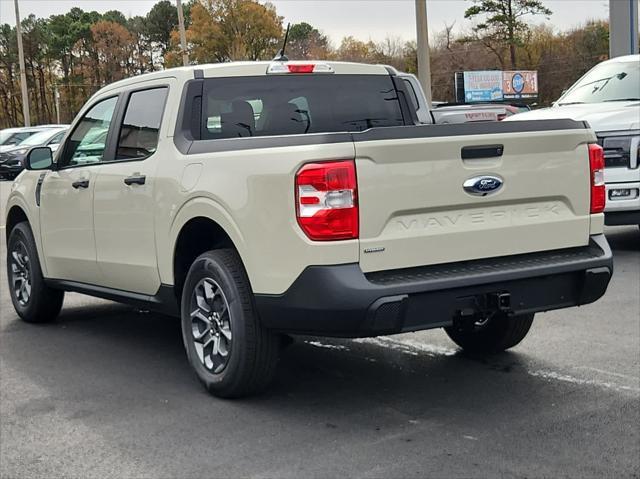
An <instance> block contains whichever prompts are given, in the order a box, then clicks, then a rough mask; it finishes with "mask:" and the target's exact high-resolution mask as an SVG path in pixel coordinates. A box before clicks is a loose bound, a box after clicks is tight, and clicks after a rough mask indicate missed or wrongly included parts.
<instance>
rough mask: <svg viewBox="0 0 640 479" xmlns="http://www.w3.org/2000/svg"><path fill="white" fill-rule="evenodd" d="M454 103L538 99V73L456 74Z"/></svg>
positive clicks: (489, 72) (479, 72)
mask: <svg viewBox="0 0 640 479" xmlns="http://www.w3.org/2000/svg"><path fill="white" fill-rule="evenodd" d="M455 88H456V101H457V102H459V103H486V102H500V101H504V100H518V99H532V98H537V97H538V72H537V71H526V70H513V71H497V70H485V71H474V72H457V73H456V76H455Z"/></svg>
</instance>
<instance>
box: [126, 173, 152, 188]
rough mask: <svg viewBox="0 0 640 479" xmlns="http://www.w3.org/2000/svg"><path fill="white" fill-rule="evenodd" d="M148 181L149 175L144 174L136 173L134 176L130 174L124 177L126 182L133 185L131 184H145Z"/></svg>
mask: <svg viewBox="0 0 640 479" xmlns="http://www.w3.org/2000/svg"><path fill="white" fill-rule="evenodd" d="M146 181H147V177H146V176H144V175H134V176H129V177H128V178H125V179H124V184H125V185H128V186H131V185H144V184H145V182H146Z"/></svg>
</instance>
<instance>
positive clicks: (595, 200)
mask: <svg viewBox="0 0 640 479" xmlns="http://www.w3.org/2000/svg"><path fill="white" fill-rule="evenodd" d="M589 165H590V168H591V213H602V212H603V211H604V205H605V201H606V192H605V186H604V153H603V150H602V147H601V146H600V145H596V144H595V143H592V144H590V145H589Z"/></svg>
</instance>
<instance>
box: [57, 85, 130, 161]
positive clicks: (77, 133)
mask: <svg viewBox="0 0 640 479" xmlns="http://www.w3.org/2000/svg"><path fill="white" fill-rule="evenodd" d="M117 102H118V97H112V98H107V99H106V100H102V101H101V102H99V103H96V104H95V105H94V106H93V107H91V109H90V110H89V111H88V112H87V113H85V115H84V116H83V117H82V119H81V120H80V121H79V122H78V124H77V126H76V128H75V129H74V130H73V133H72V134H71V137H70V138H69V140H68V141H67V144H66V146H65V150H64V152H63V154H62V157H61V158H60V160H59V163H58V166H59V167H61V168H63V167H66V166H80V165H89V164H94V163H100V162H101V161H103V156H104V151H105V149H106V144H107V135H108V133H109V127H110V125H111V120H112V119H113V112H114V110H115V108H116V103H117Z"/></svg>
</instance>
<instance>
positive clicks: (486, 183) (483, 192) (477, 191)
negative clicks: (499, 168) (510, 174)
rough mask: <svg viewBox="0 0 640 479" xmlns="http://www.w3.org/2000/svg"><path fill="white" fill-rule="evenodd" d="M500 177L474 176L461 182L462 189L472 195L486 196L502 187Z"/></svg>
mask: <svg viewBox="0 0 640 479" xmlns="http://www.w3.org/2000/svg"><path fill="white" fill-rule="evenodd" d="M502 184H503V181H502V178H500V177H499V176H491V175H487V176H474V177H473V178H469V179H468V180H467V181H465V182H464V183H463V184H462V187H463V188H464V191H466V192H467V193H469V194H470V195H474V196H487V195H490V194H492V193H497V192H498V191H499V190H500V188H502Z"/></svg>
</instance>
